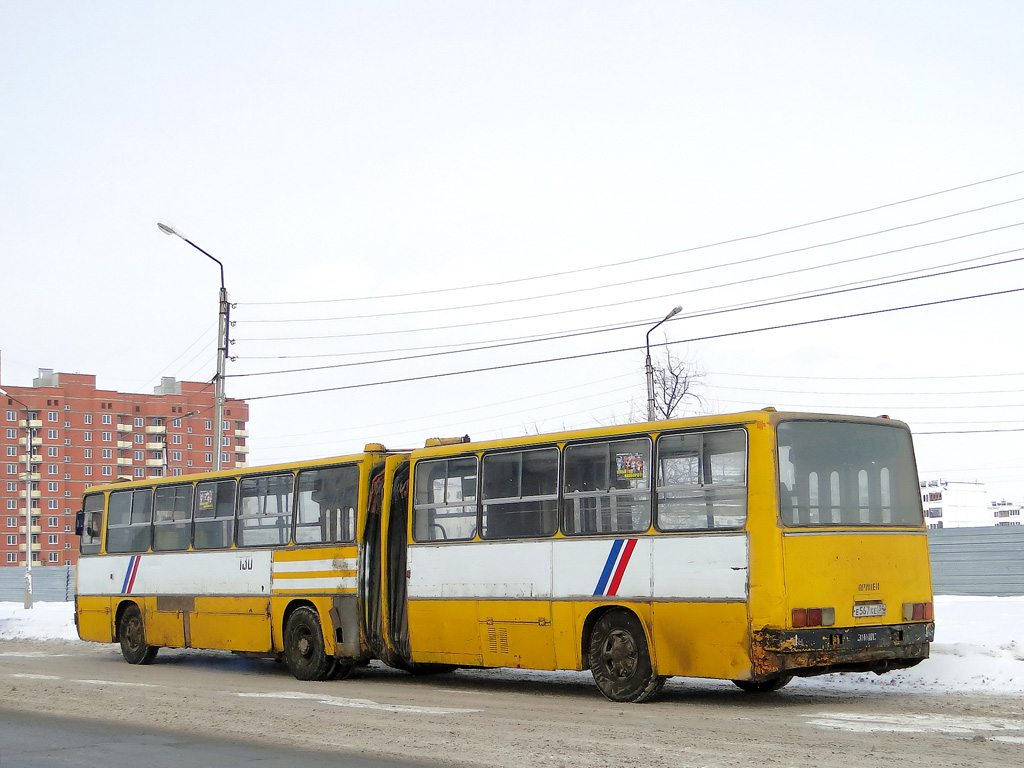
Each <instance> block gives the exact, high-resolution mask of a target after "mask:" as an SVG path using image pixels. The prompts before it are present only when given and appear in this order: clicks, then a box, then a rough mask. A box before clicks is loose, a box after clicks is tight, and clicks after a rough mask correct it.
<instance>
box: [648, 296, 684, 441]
mask: <svg viewBox="0 0 1024 768" xmlns="http://www.w3.org/2000/svg"><path fill="white" fill-rule="evenodd" d="M682 311H683V308H682V307H680V306H677V307H676V308H675V309H673V310H672V311H671V312H669V313H668V314H667V315H665V316H664V317H663V318H662V319H661V320H659V321H658V322H656V323H655V324H654V325H652V326H651V330H650V331H647V420H648V421H654V417H655V413H654V366H653V365H651V331H653V330H654V329H655V328H657V327H658V326H659V325H661V324H662V323H664V322H665V321H666V320H668V319H670V318H672V317H675V316H676V315H678V314H679V313H680V312H682Z"/></svg>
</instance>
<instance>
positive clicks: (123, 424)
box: [117, 421, 132, 432]
mask: <svg viewBox="0 0 1024 768" xmlns="http://www.w3.org/2000/svg"><path fill="white" fill-rule="evenodd" d="M117 431H118V432H131V431H132V424H131V422H130V421H119V422H117Z"/></svg>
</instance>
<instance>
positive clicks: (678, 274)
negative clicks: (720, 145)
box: [236, 197, 1024, 325]
mask: <svg viewBox="0 0 1024 768" xmlns="http://www.w3.org/2000/svg"><path fill="white" fill-rule="evenodd" d="M1022 200H1024V197H1020V198H1017V199H1015V200H1009V201H1006V202H1002V203H995V204H993V205H990V206H984V207H982V208H975V209H973V210H971V211H961V212H959V213H953V214H949V215H948V216H939V217H937V218H934V219H927V220H925V221H919V222H915V223H913V224H901V225H899V226H897V227H891V228H889V229H883V230H879V231H877V232H868V233H866V234H861V235H854V236H852V237H846V238H842V239H840V240H832V241H830V242H827V243H816V244H815V245H808V246H804V247H802V248H793V249H790V250H788V251H778V252H776V253H768V254H762V255H761V256H752V257H751V258H748V259H740V260H738V261H731V262H725V263H722V264H712V265H709V266H706V267H697V268H694V269H686V270H683V271H681V272H672V273H670V274H666V275H653V276H650V277H639V278H635V279H633V280H619V281H616V282H614V283H606V284H605V285H597V286H589V287H586V288H572V289H569V290H565V291H557V292H555V293H547V294H540V295H537V296H520V297H517V298H511V299H500V300H497V301H484V302H480V303H478V304H463V305H460V306H456V307H433V308H430V309H406V310H401V311H398V312H373V313H369V314H365V315H344V316H339V317H305V318H291V319H279V320H238V321H236V322H238V323H241V324H244V325H268V324H282V323H327V322H340V321H345V320H375V319H380V318H382V317H407V316H409V315H429V314H434V313H437V312H461V311H465V310H467V309H480V308H481V307H492V306H497V305H499V304H519V303H522V302H525V301H540V300H542V299H554V298H560V297H563V296H572V295H575V294H579V293H589V292H592V291H600V290H607V289H609V288H615V289H621V288H622V287H623V286H626V285H635V284H637V283H645V282H648V281H651V280H666V279H668V278H673V277H682V276H683V275H691V274H695V273H697V272H707V271H709V270H713V269H723V268H726V267H735V266H741V265H745V264H751V263H753V262H756V261H763V260H765V259H771V258H775V257H777V256H786V255H789V254H793V253H801V252H803V251H810V250H814V249H815V248H823V247H827V246H830V245H838V244H840V243H848V242H851V241H853V240H861V239H863V238H865V237H871V236H873V235H878V234H883V233H887V232H894V231H896V230H899V229H906V228H909V227H916V226H919V225H921V224H929V223H932V222H935V221H941V220H942V219H948V218H952V217H954V216H962V215H964V214H966V213H974V212H976V211H981V210H985V209H987V208H994V207H996V206H998V205H1007V204H1009V203H1017V202H1020V201H1022ZM1021 225H1024V222H1016V223H1014V224H1006V225H1003V226H1000V227H992V228H991V229H984V230H980V231H978V232H970V233H968V234H965V235H956V236H954V237H947V238H944V239H942V240H933V241H931V242H927V243H918V244H916V245H908V246H905V247H903V248H893V249H891V250H888V251H880V252H878V253H871V254H866V255H864V256H855V257H852V258H849V259H840V260H839V261H830V262H825V263H824V264H814V265H812V266H809V267H800V268H797V269H790V270H786V271H784V272H776V273H774V274H771V275H759V276H757V277H748V278H744V279H742V280H734V281H731V282H728V283H718V284H717V285H706V286H702V287H700V288H689V289H687V290H684V291H674V292H673V293H672V294H666V295H662V296H648V297H644V298H642V299H631V300H629V301H623V302H617V303H613V304H603V305H602V307H609V306H611V307H616V306H622V305H623V304H635V303H638V302H643V301H652V300H654V299H658V298H666V296H670V295H683V294H688V293H702V292H704V291H713V290H716V289H718V288H733V287H735V286H737V285H744V284H747V283H754V282H758V281H761V280H770V279H773V278H776V277H788V276H790V275H796V274H801V273H803V272H812V271H815V270H819V269H825V268H827V267H835V266H841V265H843V264H852V263H854V262H857V261H865V260H867V259H875V258H878V257H879V256H891V255H892V254H894V253H903V252H905V251H912V250H915V249H917V248H928V247H930V246H933V245H943V244H945V243H951V242H954V241H956V240H964V239H966V238H968V237H977V236H978V235H987V234H991V233H992V232H999V231H1001V230H1004V229H1012V228H1013V227H1019V226H1021ZM587 309H593V307H586V308H583V309H574V310H569V311H570V312H582V311H586V310H587ZM562 314H564V313H562ZM534 317H545V315H534Z"/></svg>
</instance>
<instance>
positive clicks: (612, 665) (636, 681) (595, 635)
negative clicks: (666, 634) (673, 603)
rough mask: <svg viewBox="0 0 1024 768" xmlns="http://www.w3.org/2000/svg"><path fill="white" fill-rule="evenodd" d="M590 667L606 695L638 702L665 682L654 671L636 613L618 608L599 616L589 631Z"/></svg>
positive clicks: (660, 687) (655, 693) (609, 697)
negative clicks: (590, 631)
mask: <svg viewBox="0 0 1024 768" xmlns="http://www.w3.org/2000/svg"><path fill="white" fill-rule="evenodd" d="M590 671H591V672H593V674H594V682H595V683H597V688H598V690H599V691H601V693H602V694H603V695H604V697H605V698H606V699H610V700H611V701H621V702H630V703H633V704H639V703H641V702H644V701H648V700H650V699H652V698H653V697H654V696H656V695H657V694H658V692H659V691H661V689H662V688H663V687H664V685H665V678H664V677H661V676H659V675H656V674H654V670H653V668H652V666H651V656H650V654H649V653H648V651H647V637H646V636H645V635H644V628H643V625H642V624H641V623H640V619H638V618H637V617H636V614H634V613H632V612H631V611H627V610H625V609H622V608H615V609H613V610H610V611H608V612H607V613H605V614H604V615H603V616H601V618H599V619H598V620H597V623H596V624H595V625H594V629H593V632H592V633H591V635H590Z"/></svg>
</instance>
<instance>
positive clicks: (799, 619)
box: [793, 608, 836, 629]
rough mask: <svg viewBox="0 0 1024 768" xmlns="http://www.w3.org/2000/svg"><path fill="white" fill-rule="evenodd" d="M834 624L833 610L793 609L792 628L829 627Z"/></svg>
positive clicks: (834, 613)
mask: <svg viewBox="0 0 1024 768" xmlns="http://www.w3.org/2000/svg"><path fill="white" fill-rule="evenodd" d="M835 623H836V609H835V608H794V609H793V627H794V628H797V629H799V628H800V627H831V626H832V625H833V624H835Z"/></svg>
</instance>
